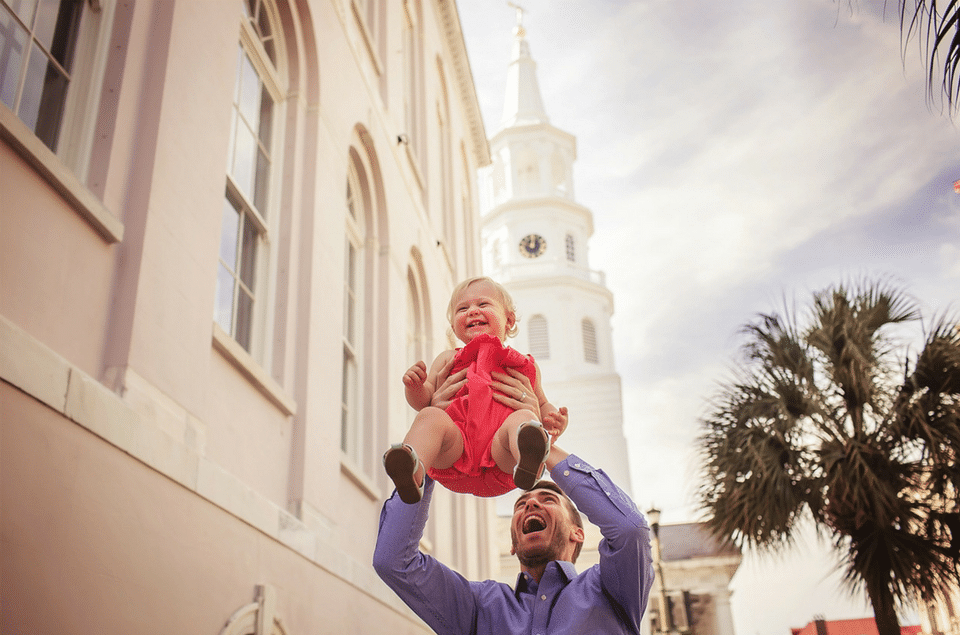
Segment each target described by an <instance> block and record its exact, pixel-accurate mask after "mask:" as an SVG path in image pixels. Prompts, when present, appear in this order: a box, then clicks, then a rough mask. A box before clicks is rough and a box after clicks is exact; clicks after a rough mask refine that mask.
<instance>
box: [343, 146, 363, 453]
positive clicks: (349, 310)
mask: <svg viewBox="0 0 960 635" xmlns="http://www.w3.org/2000/svg"><path fill="white" fill-rule="evenodd" d="M346 204H347V228H346V246H345V248H344V263H343V369H342V370H343V379H342V382H343V384H342V386H341V391H340V397H341V399H340V449H341V450H343V453H344V454H345V455H347V456H348V457H349V458H350V459H351V460H352V461H353V462H354V463H355V464H356V465H357V466H358V467H361V468H362V467H363V466H362V461H363V454H364V453H363V445H364V442H365V440H364V434H363V427H362V425H361V412H360V403H359V394H360V377H361V369H360V360H361V350H360V349H361V344H362V339H361V333H362V332H363V325H362V324H361V319H362V317H363V307H362V299H363V296H362V288H361V287H360V284H361V282H362V280H363V276H362V273H363V272H362V261H361V251H362V248H363V241H364V232H363V229H364V223H365V220H366V213H365V211H366V210H365V209H364V198H363V189H362V184H361V181H360V175H359V173H358V172H357V165H356V162H355V161H353V160H351V162H350V166H349V169H348V172H347V191H346Z"/></svg>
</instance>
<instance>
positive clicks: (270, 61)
mask: <svg viewBox="0 0 960 635" xmlns="http://www.w3.org/2000/svg"><path fill="white" fill-rule="evenodd" d="M244 12H245V13H244V15H245V16H246V20H245V21H244V24H243V28H242V29H241V34H240V35H241V37H240V44H239V46H238V49H237V71H236V72H237V74H236V79H235V83H234V94H233V111H232V118H231V135H230V148H229V153H228V157H227V183H226V192H225V198H224V205H223V212H222V224H221V229H220V266H219V268H218V271H217V296H216V307H215V319H216V321H217V323H218V324H219V325H220V326H221V328H223V330H224V331H226V332H227V333H229V334H230V335H231V336H232V337H233V338H234V339H235V340H236V341H237V343H238V344H240V345H241V346H242V347H243V348H244V349H245V350H246V351H247V352H249V353H251V354H252V353H254V347H255V343H256V340H257V338H256V337H255V335H256V324H257V322H258V316H259V315H262V314H264V308H263V307H262V306H261V305H262V304H263V303H264V297H265V293H264V289H263V287H264V286H265V279H264V278H265V267H266V263H267V262H268V261H269V253H268V250H269V247H268V245H269V240H268V238H269V233H270V227H271V221H272V220H273V218H272V217H273V216H274V214H272V213H271V210H270V208H271V194H272V192H271V185H272V182H273V179H272V174H273V172H274V170H275V166H274V161H273V156H274V153H273V139H274V136H275V135H274V132H275V131H274V128H275V125H276V123H277V122H278V121H279V119H280V117H279V116H278V114H277V104H278V102H279V101H280V95H281V94H282V91H281V89H280V86H281V82H280V76H279V75H280V74H279V71H278V70H277V57H276V56H277V42H276V32H275V31H274V28H273V27H272V22H271V17H270V14H269V12H268V6H267V5H266V4H264V3H263V2H262V1H261V0H245V2H244Z"/></svg>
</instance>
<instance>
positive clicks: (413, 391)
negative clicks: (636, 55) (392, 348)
mask: <svg viewBox="0 0 960 635" xmlns="http://www.w3.org/2000/svg"><path fill="white" fill-rule="evenodd" d="M453 353H454V351H444V352H442V353H440V354H439V355H438V356H437V358H436V359H435V360H433V364H432V365H431V366H430V372H427V365H426V364H424V363H423V362H417V363H416V364H414V365H413V366H411V367H410V368H409V369H408V370H407V372H406V373H404V374H403V386H404V394H405V395H406V398H407V403H408V404H410V407H411V408H413V409H414V410H416V411H418V412H419V411H420V410H423V409H424V408H426V407H427V406H429V405H430V401H431V399H433V391H434V390H436V385H437V374H438V373H439V371H440V369H442V368H443V366H444V364H446V362H447V361H448V360H449V359H450V358H451V357H452V356H453Z"/></svg>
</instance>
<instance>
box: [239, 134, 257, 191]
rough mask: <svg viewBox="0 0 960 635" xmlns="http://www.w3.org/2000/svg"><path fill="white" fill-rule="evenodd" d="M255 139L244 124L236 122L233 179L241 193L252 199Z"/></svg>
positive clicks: (255, 157)
mask: <svg viewBox="0 0 960 635" xmlns="http://www.w3.org/2000/svg"><path fill="white" fill-rule="evenodd" d="M257 151H258V148H257V141H256V139H255V138H254V136H253V133H251V132H250V129H249V128H247V126H245V125H244V123H243V121H239V122H237V139H236V145H235V146H234V158H233V180H234V181H235V182H236V184H237V187H238V188H240V191H241V192H243V195H244V196H246V197H247V198H249V199H251V200H253V197H252V196H251V194H252V193H253V170H254V166H255V165H256V159H257Z"/></svg>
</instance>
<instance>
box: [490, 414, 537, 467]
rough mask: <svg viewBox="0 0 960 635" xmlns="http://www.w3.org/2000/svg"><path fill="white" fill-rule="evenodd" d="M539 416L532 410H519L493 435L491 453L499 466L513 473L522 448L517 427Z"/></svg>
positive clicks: (505, 420)
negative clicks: (518, 439)
mask: <svg viewBox="0 0 960 635" xmlns="http://www.w3.org/2000/svg"><path fill="white" fill-rule="evenodd" d="M536 420H537V418H536V416H535V415H534V414H533V412H531V411H530V410H517V411H515V412H513V413H511V414H510V415H509V416H508V417H507V418H506V419H504V421H503V424H502V425H501V426H500V428H499V429H498V430H497V433H496V434H495V435H494V436H493V441H491V442H490V454H491V455H493V460H494V461H495V462H496V464H497V467H499V468H500V469H501V470H503V471H504V472H506V473H507V474H513V468H514V467H516V465H517V462H518V461H519V460H520V448H519V447H518V446H517V428H519V427H520V424H521V423H523V422H525V421H536Z"/></svg>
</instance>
